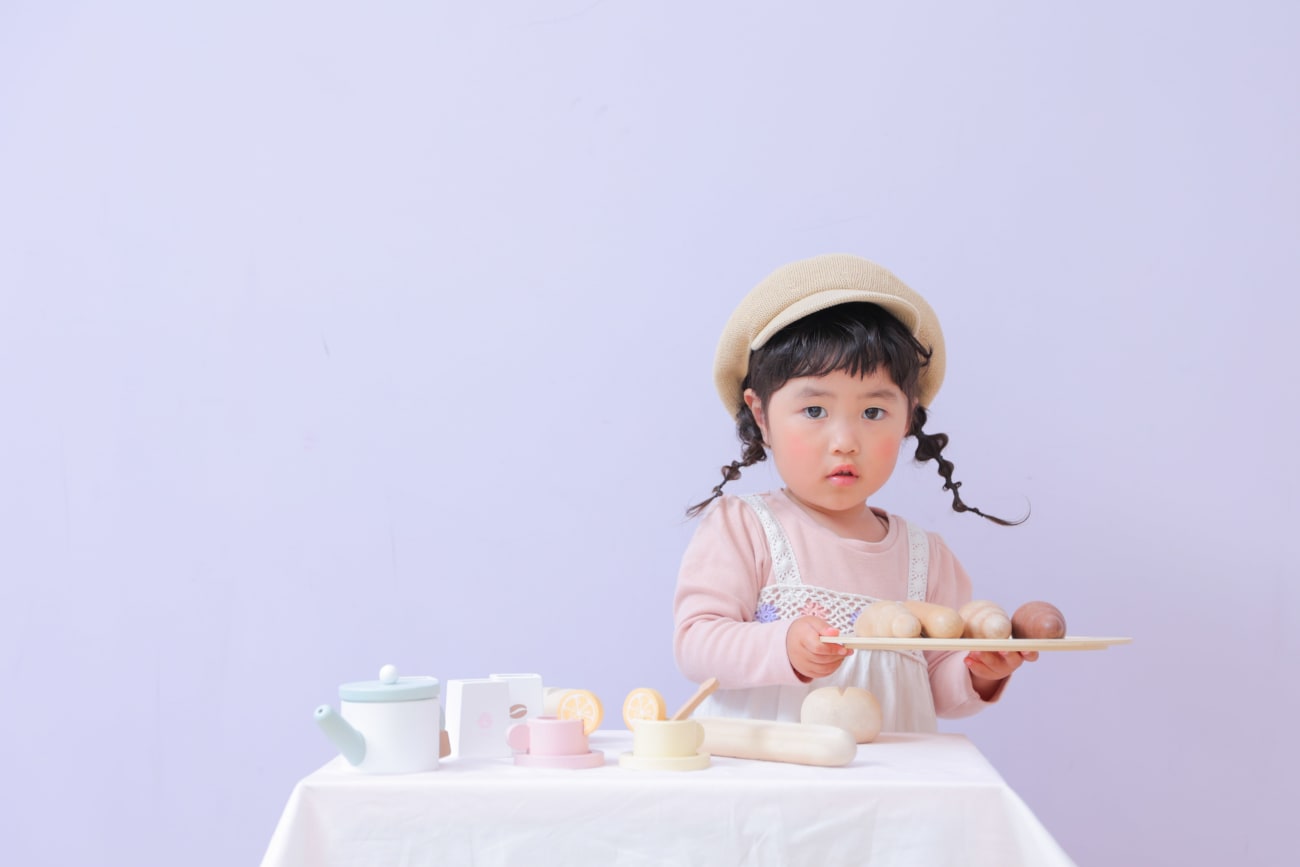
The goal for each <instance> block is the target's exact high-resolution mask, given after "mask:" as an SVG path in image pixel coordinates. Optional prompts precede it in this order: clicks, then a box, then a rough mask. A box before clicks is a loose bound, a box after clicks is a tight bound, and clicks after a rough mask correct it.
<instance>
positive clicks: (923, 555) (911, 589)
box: [907, 521, 930, 602]
mask: <svg viewBox="0 0 1300 867" xmlns="http://www.w3.org/2000/svg"><path fill="white" fill-rule="evenodd" d="M907 552H908V557H907V598H908V599H913V600H917V601H920V602H924V601H925V588H926V584H927V583H928V580H929V577H930V539H929V537H927V536H926V534H925V530H922V529H921V528H920V527H918V526H917V525H915V524H913V523H912V522H911V521H908V522H907Z"/></svg>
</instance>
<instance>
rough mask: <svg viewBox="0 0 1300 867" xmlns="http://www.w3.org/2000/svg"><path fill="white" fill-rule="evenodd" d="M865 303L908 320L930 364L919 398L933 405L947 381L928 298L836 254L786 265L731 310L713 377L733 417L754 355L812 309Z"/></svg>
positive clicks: (881, 270) (861, 262) (875, 268)
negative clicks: (752, 352) (940, 387)
mask: <svg viewBox="0 0 1300 867" xmlns="http://www.w3.org/2000/svg"><path fill="white" fill-rule="evenodd" d="M851 301H866V302H868V303H871V304H878V305H880V306H881V307H883V308H885V309H886V310H888V311H889V312H890V313H892V314H893V315H894V317H895V318H896V319H898V320H899V321H900V322H902V323H903V325H905V326H906V327H907V328H908V329H909V330H911V332H912V335H913V336H914V337H916V339H917V340H918V341H919V342H920V343H921V345H922V346H927V347H929V348H930V351H931V355H930V364H929V365H928V366H927V367H925V368H924V369H923V370H922V371H921V381H920V400H921V405H922V406H925V407H928V406H929V405H930V401H932V400H934V396H935V395H936V394H937V393H938V392H939V386H940V385H941V384H942V383H943V372H944V351H943V332H942V331H940V330H939V319H938V317H937V316H935V315H934V310H932V309H931V308H930V305H929V304H927V303H926V301H925V299H924V298H922V297H921V296H920V295H918V294H917V293H916V292H914V291H913V290H912V289H910V288H909V287H908V286H907V285H906V284H904V283H903V281H902V280H899V279H898V278H897V277H895V276H894V275H893V274H891V273H890V272H889V271H887V270H885V269H884V268H882V267H880V266H879V265H877V264H876V263H875V262H869V261H867V260H866V259H863V258H861V257H859V256H851V255H848V254H845V253H831V254H828V255H825V256H814V257H813V258H811V259H801V260H800V261H798V262H791V263H790V264H788V265H782V266H781V267H780V268H777V269H776V270H775V271H773V272H772V273H771V274H769V275H768V276H767V277H766V278H765V279H764V280H763V282H761V283H759V284H758V285H757V286H755V287H754V288H753V289H752V290H750V293H749V294H748V295H746V296H745V298H744V300H742V301H741V302H740V306H739V307H737V308H736V310H735V312H734V313H732V314H731V318H730V319H728V320H727V325H726V327H725V328H723V329H722V339H721V340H719V341H718V353H717V356H716V357H715V359H714V362H713V380H714V383H715V384H716V385H717V388H718V395H719V396H720V397H721V398H722V403H723V405H724V406H726V408H727V412H729V413H730V414H731V416H732V418H735V416H736V413H738V412H740V408H741V406H743V405H744V399H743V397H742V389H741V383H742V382H744V380H745V374H746V373H747V372H748V371H749V353H750V352H751V351H753V350H755V349H758V348H760V347H761V346H763V344H765V343H767V341H768V340H770V339H771V337H772V335H774V334H776V333H777V332H778V331H780V330H781V329H782V328H784V327H786V326H787V325H789V324H790V323H792V322H796V321H798V320H800V319H802V318H803V317H805V316H807V315H808V314H810V313H816V312H817V311H818V310H825V309H826V308H827V307H834V306H835V305H836V304H847V303H849V302H851Z"/></svg>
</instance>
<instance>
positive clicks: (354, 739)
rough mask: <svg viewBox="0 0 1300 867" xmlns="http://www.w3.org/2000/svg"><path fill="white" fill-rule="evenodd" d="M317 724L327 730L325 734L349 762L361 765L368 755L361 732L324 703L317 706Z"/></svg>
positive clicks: (324, 730) (322, 729)
mask: <svg viewBox="0 0 1300 867" xmlns="http://www.w3.org/2000/svg"><path fill="white" fill-rule="evenodd" d="M316 724H317V725H319V726H320V727H321V731H323V732H325V736H326V737H328V738H329V739H330V740H331V741H333V742H334V746H335V747H337V748H338V751H339V753H340V754H342V756H343V758H345V759H347V760H348V763H349V764H352V765H359V764H361V762H362V761H363V760H365V757H366V739H365V736H364V735H362V734H361V732H359V731H357V730H356V729H354V728H353V727H352V725H351V724H350V723H349V722H348V721H347V720H345V719H344V718H343V717H341V716H339V715H338V714H336V713H335V712H334V708H332V707H330V706H329V705H327V704H323V705H321V706H320V707H318V708H316Z"/></svg>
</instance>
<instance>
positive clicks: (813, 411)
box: [803, 406, 826, 418]
mask: <svg viewBox="0 0 1300 867" xmlns="http://www.w3.org/2000/svg"><path fill="white" fill-rule="evenodd" d="M803 414H804V415H806V416H808V418H825V416H826V410H825V409H824V408H822V407H820V406H806V407H804V408H803Z"/></svg>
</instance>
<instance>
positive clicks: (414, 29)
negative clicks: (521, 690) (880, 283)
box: [0, 0, 1300, 865]
mask: <svg viewBox="0 0 1300 867" xmlns="http://www.w3.org/2000/svg"><path fill="white" fill-rule="evenodd" d="M1298 17H1300V16H1298V15H1297V13H1296V11H1295V7H1294V6H1293V5H1291V4H1286V3H1281V2H1279V3H1232V4H1229V3H1214V2H1209V3H1172V2H1170V3H1142V2H1137V3H1135V2H1123V3H1118V2H1093V3H1086V4H1084V3H1052V4H1040V3H1029V2H997V3H982V4H958V3H929V2H907V3H801V4H778V3H754V2H748V3H739V2H718V3H647V2H640V3H600V2H590V0H549V2H546V0H537V2H513V3H504V2H503V3H460V4H450V3H419V2H410V0H406V2H399V0H392V2H383V3H343V2H296V3H251V2H225V3H220V4H203V5H202V6H198V5H196V4H176V3H163V2H156V3H147V2H140V0H133V2H119V3H114V4H92V3H75V2H39V3H38V2H15V0H8V2H6V3H4V4H3V5H2V6H0V406H3V424H0V527H2V528H3V529H2V530H0V667H2V668H0V674H2V675H3V682H4V690H3V695H4V700H3V702H0V743H3V744H4V746H5V750H6V753H7V755H6V761H5V768H6V771H5V775H4V776H5V782H6V785H5V786H4V787H3V788H2V789H0V836H2V837H3V839H4V840H5V849H6V858H7V860H9V861H10V862H11V863H22V864H26V865H43V864H51V865H53V864H60V865H62V864H93V863H114V864H118V863H120V864H128V863H129V864H172V863H187V864H192V865H227V864H250V863H255V862H256V861H257V859H258V858H260V856H261V854H262V852H263V850H264V848H265V846H266V843H267V842H268V840H269V838H270V835H271V832H272V829H273V828H274V826H275V823H276V821H277V819H278V817H279V814H280V810H281V809H282V807H283V805H284V803H285V800H286V798H287V796H288V794H289V792H290V790H291V788H292V787H293V785H294V783H295V782H296V781H297V780H298V779H299V778H301V777H302V776H304V775H306V774H307V773H309V772H310V771H311V770H313V769H314V768H316V767H317V766H319V765H320V764H321V763H323V762H324V761H326V760H327V759H329V758H330V755H331V750H330V748H329V747H328V745H327V744H326V742H325V740H324V738H323V737H322V736H321V735H319V734H318V733H317V732H316V731H315V729H314V727H313V725H312V723H311V711H312V709H313V708H314V707H315V706H316V705H317V704H319V703H321V702H322V701H327V700H331V699H332V698H333V697H334V695H335V688H336V686H337V684H338V683H340V682H342V681H348V680H356V679H364V678H369V677H372V676H374V673H375V672H376V671H377V669H378V667H379V666H380V665H381V664H382V663H386V662H392V663H395V664H397V665H398V666H399V667H400V668H402V669H403V670H404V671H406V672H408V673H423V674H433V675H436V676H439V677H442V678H450V677H466V676H477V675H483V674H486V673H488V672H490V671H494V670H502V669H511V670H535V671H539V672H541V673H542V674H543V675H544V677H545V678H546V679H547V681H548V682H550V683H552V684H555V685H564V686H585V687H588V688H591V689H593V690H595V691H596V692H598V693H599V694H600V695H601V696H602V697H604V699H605V701H606V704H607V706H608V707H611V708H614V707H616V706H617V705H618V704H619V703H621V700H622V696H623V695H624V694H625V693H626V691H627V690H629V689H631V688H632V687H635V686H642V685H652V686H656V687H658V688H659V689H660V690H662V691H663V692H664V693H665V694H666V695H667V696H668V698H669V700H670V702H672V701H679V700H681V699H683V698H685V696H686V695H687V694H689V691H690V689H691V685H690V684H688V683H686V682H685V681H684V680H683V679H682V678H681V676H680V675H679V674H678V673H677V672H676V669H675V667H674V664H673V660H672V656H671V650H670V630H671V612H670V597H671V593H672V586H673V581H674V577H675V572H676V567H677V561H678V558H679V557H680V554H681V551H682V548H683V546H684V545H685V544H686V541H687V540H688V538H689V534H690V532H691V530H692V526H691V525H690V524H688V523H686V522H685V521H684V520H683V518H682V510H683V508H684V507H685V506H686V505H687V504H689V503H690V502H693V501H695V500H697V499H699V498H701V497H702V496H703V495H704V494H705V493H707V491H708V489H709V487H711V486H712V485H713V484H714V482H715V479H716V473H717V467H718V465H720V464H721V463H723V462H724V461H727V460H730V459H731V457H732V456H733V455H734V454H735V452H736V445H735V442H734V439H733V435H732V432H731V430H730V427H729V422H728V419H727V418H726V417H725V415H724V413H723V412H722V410H721V408H720V405H719V404H718V402H717V399H716V397H715V395H714V393H713V391H712V385H711V381H710V364H711V357H712V351H713V345H714V342H715V340H716V338H717V335H718V332H719V330H720V328H721V325H722V322H723V321H724V320H725V318H726V316H727V315H728V313H729V312H730V310H731V308H732V307H733V306H734V304H735V302H736V301H737V300H738V299H739V297H740V296H741V295H742V294H743V293H744V292H745V291H747V290H748V289H749V288H750V286H751V285H752V284H753V283H755V282H756V281H757V280H759V279H760V278H761V277H762V276H763V275H764V274H766V273H767V272H768V271H769V270H771V269H772V268H774V267H776V266H777V265H779V264H781V263H783V262H786V261H788V260H791V259H794V258H800V257H803V256H807V255H812V254H815V253H820V252H827V251H848V252H855V253H860V254H863V255H866V256H869V257H872V258H875V259H877V260H878V261H880V262H882V263H884V264H886V265H887V266H888V267H890V268H891V269H893V270H894V271H896V272H897V273H898V274H899V275H901V276H902V277H903V278H904V279H905V280H907V281H908V282H910V283H911V284H912V285H913V286H915V287H916V288H917V289H919V290H920V291H921V292H922V293H923V294H925V295H926V296H927V297H928V298H929V300H930V301H931V302H932V304H933V305H934V306H935V307H936V308H937V310H938V311H939V313H940V315H941V317H942V320H943V323H944V326H945V329H946V331H947V334H948V348H949V353H950V355H949V358H950V362H949V363H950V368H949V374H948V378H947V382H946V385H945V386H944V389H943V391H942V393H941V394H940V396H939V398H938V400H937V401H936V403H935V406H934V411H933V420H934V421H933V424H934V427H935V428H936V429H941V430H946V431H947V432H948V433H949V434H950V435H951V436H952V446H951V447H950V449H949V455H950V457H951V458H952V459H953V460H954V461H955V463H956V465H957V468H958V477H959V478H961V479H962V480H964V483H965V485H964V487H963V488H962V493H963V495H964V496H965V497H966V498H967V500H968V501H969V502H972V503H976V504H979V505H981V506H984V507H987V508H988V509H991V510H994V511H1002V512H1009V513H1018V512H1020V511H1022V510H1023V508H1024V507H1025V505H1026V504H1027V503H1028V504H1030V505H1032V509H1033V516H1032V518H1031V519H1030V521H1029V522H1028V523H1027V524H1025V525H1024V526H1022V527H1019V528H1016V529H1002V528H998V527H993V526H990V525H986V524H985V523H983V522H981V521H979V520H978V519H976V518H973V517H970V516H959V515H955V514H954V513H952V512H951V511H950V510H948V509H947V506H946V497H945V495H944V494H943V493H942V492H941V491H940V490H939V483H938V480H937V476H935V475H934V471H933V467H932V466H931V467H926V468H915V467H913V466H912V465H911V464H910V463H905V464H904V465H902V466H901V467H900V469H899V471H898V472H897V473H896V474H895V477H894V479H893V480H892V481H891V482H890V484H889V486H888V487H887V489H886V490H885V491H884V492H883V493H882V495H881V497H880V500H879V502H880V503H881V504H883V505H885V506H887V507H888V508H890V509H892V510H894V511H896V512H899V513H901V514H904V515H907V516H909V517H911V518H913V519H915V520H918V521H921V522H923V523H924V524H926V525H927V526H929V527H930V528H932V529H934V530H937V531H939V532H941V533H942V534H943V535H944V537H945V538H946V539H947V541H948V542H949V543H950V544H951V545H952V547H953V548H954V550H955V551H957V552H958V555H959V556H960V557H961V558H962V560H963V561H964V563H965V565H966V566H967V568H968V569H969V570H970V572H971V573H972V574H973V575H974V576H975V579H976V582H977V588H978V590H979V592H980V594H981V595H984V596H988V597H990V598H994V599H998V600H1001V601H1004V603H1005V604H1007V605H1015V604H1018V603H1019V602H1021V601H1024V600H1026V599H1029V598H1048V599H1052V600H1054V601H1056V602H1057V603H1058V604H1059V605H1060V606H1061V607H1062V608H1063V609H1064V610H1065V611H1066V612H1067V614H1068V615H1069V619H1070V622H1071V626H1072V629H1073V631H1075V632H1076V633H1079V634H1124V635H1133V636H1135V638H1136V640H1135V642H1134V643H1133V644H1132V645H1131V646H1129V647H1125V648H1120V649H1114V650H1110V651H1106V652H1104V653H1094V654H1057V655H1054V656H1051V657H1046V658H1044V659H1043V660H1041V661H1040V662H1039V663H1037V664H1036V665H1035V666H1033V667H1032V668H1031V669H1029V670H1027V671H1025V672H1024V674H1023V676H1021V675H1018V676H1017V677H1016V683H1015V684H1014V688H1013V689H1012V690H1010V692H1009V693H1008V695H1007V697H1006V699H1005V701H1004V702H1002V704H1001V705H1000V706H998V707H996V708H994V709H992V710H990V711H988V712H986V713H984V714H983V715H981V716H979V717H977V718H975V719H971V720H961V721H956V722H952V723H949V724H947V726H946V729H947V730H949V731H958V732H964V733H967V734H968V735H970V736H971V737H972V738H973V739H974V741H975V742H976V743H977V745H978V746H979V747H980V748H981V749H982V750H983V751H984V753H985V754H986V755H987V756H988V757H989V758H990V759H991V760H992V761H993V762H994V764H995V765H996V766H997V767H998V768H999V770H1000V771H1001V772H1002V773H1003V774H1004V775H1005V776H1006V778H1007V779H1008V781H1009V782H1010V783H1011V784H1012V785H1013V786H1014V787H1015V789H1016V790H1017V791H1018V792H1019V793H1020V794H1021V795H1022V796H1023V797H1024V799H1025V800H1026V801H1027V802H1028V804H1029V805H1030V806H1031V807H1032V808H1033V809H1034V810H1035V812H1036V813H1037V814H1038V816H1039V817H1040V818H1041V819H1042V820H1043V822H1044V823H1045V824H1046V826H1047V827H1048V828H1049V830H1051V831H1052V832H1053V833H1054V834H1055V835H1056V837H1057V838H1058V839H1059V840H1060V842H1061V843H1062V845H1063V846H1064V847H1065V848H1066V849H1067V851H1069V852H1070V853H1072V855H1073V856H1074V857H1075V858H1076V859H1077V860H1078V861H1079V863H1080V864H1083V865H1094V864H1137V863H1181V864H1186V865H1202V864H1206V865H1208V864H1221V863H1250V864H1282V863H1284V862H1287V861H1289V859H1288V858H1287V857H1286V856H1289V855H1293V853H1294V849H1293V846H1292V844H1291V839H1292V838H1291V836H1290V835H1289V834H1288V833H1287V832H1286V831H1285V829H1284V822H1283V820H1284V815H1283V807H1282V804H1281V799H1280V796H1281V793H1282V791H1283V785H1284V781H1287V780H1291V779H1294V776H1295V772H1296V770H1297V764H1298V763H1297V756H1296V750H1295V747H1294V743H1295V740H1294V737H1292V736H1291V732H1290V728H1291V725H1292V724H1293V723H1294V720H1295V714H1294V708H1295V696H1294V685H1295V683H1296V675H1295V669H1294V667H1293V662H1292V661H1293V660H1294V659H1295V658H1296V654H1297V642H1296V637H1295V636H1296V627H1297V623H1296V614H1295V610H1296V606H1297V590H1296V581H1295V578H1296V566H1295V562H1296V548H1297V543H1296V533H1295V531H1294V523H1295V518H1296V514H1297V510H1296V506H1295V492H1296V490H1297V489H1298V488H1300V478H1298V474H1297V470H1296V464H1295V462H1294V461H1293V460H1292V457H1291V453H1292V451H1293V447H1294V443H1295V441H1296V439H1297V437H1298V436H1300V425H1298V424H1297V417H1296V410H1295V402H1296V398H1297V394H1296V385H1295V377H1294V371H1295V363H1294V361H1293V356H1292V352H1293V348H1294V340H1295V338H1294V332H1295V324H1296V321H1297V315H1296V314H1297V304H1296V300H1295V292H1296V286H1297V282H1296V281H1297V277H1300V252H1298V251H1300V245H1298V244H1297V239H1298V237H1300V231H1298V230H1300V183H1298V181H1300V178H1298V165H1300V164H1298V163H1297V160H1296V157H1295V154H1296V153H1298V152H1300V113H1298V112H1297V101H1296V93H1297V83H1300V61H1298V60H1297V55H1296V53H1295V51H1294V50H1293V48H1294V46H1293V43H1294V34H1295V33H1296V32H1297V30H1296V28H1297V25H1300V21H1298V20H1297V18H1298ZM776 483H777V482H776V480H775V479H774V477H773V476H771V475H770V474H769V473H768V472H767V471H766V470H759V471H755V472H752V473H749V474H747V475H746V477H745V479H744V480H743V482H742V483H741V484H739V485H737V486H735V488H736V490H738V491H746V490H757V489H761V488H765V487H768V486H770V485H773V484H776ZM611 716H614V717H616V716H617V713H614V714H611Z"/></svg>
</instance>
